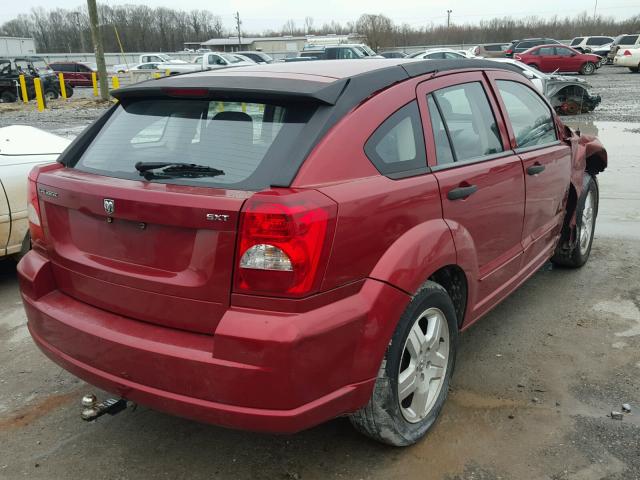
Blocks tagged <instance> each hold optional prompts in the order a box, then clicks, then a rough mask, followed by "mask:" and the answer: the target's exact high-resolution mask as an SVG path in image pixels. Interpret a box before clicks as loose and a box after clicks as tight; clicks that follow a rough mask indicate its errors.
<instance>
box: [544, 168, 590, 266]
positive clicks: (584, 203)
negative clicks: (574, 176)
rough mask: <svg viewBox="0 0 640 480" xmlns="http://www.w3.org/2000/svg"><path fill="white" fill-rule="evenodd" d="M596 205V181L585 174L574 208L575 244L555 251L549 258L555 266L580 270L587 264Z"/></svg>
mask: <svg viewBox="0 0 640 480" xmlns="http://www.w3.org/2000/svg"><path fill="white" fill-rule="evenodd" d="M598 203H599V199H598V185H597V183H596V180H595V179H594V178H593V177H592V176H591V175H589V174H588V173H585V176H584V184H583V190H582V195H581V196H580V199H579V201H578V205H577V207H576V243H575V245H574V246H573V247H572V248H571V249H560V248H557V249H556V252H555V254H554V255H553V257H552V258H551V261H552V262H553V263H554V264H555V265H559V266H562V267H569V268H580V267H582V266H583V265H584V264H585V263H587V260H589V255H590V254H591V246H592V245H593V234H594V232H595V228H596V216H597V214H598Z"/></svg>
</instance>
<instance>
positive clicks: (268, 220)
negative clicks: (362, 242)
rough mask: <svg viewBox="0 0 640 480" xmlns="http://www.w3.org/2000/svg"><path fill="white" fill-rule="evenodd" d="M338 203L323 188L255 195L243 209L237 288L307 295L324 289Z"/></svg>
mask: <svg viewBox="0 0 640 480" xmlns="http://www.w3.org/2000/svg"><path fill="white" fill-rule="evenodd" d="M335 216H336V205H335V203H334V202H332V201H331V200H330V199H329V198H327V197H326V196H324V195H323V194H321V193H319V192H317V191H299V192H296V191H292V190H286V191H285V192H280V191H274V190H270V191H268V192H261V193H258V194H255V195H254V196H253V197H251V198H250V199H249V200H247V203H246V204H245V207H244V209H243V212H242V218H241V226H240V236H239V240H238V242H239V243H238V258H239V260H238V263H237V266H236V275H235V291H237V292H239V293H252V294H262V295H276V296H285V297H302V296H306V295H309V294H311V293H313V292H314V291H316V290H317V289H318V288H319V286H320V285H319V284H320V282H321V281H322V278H321V277H322V274H323V272H324V267H325V266H326V262H327V256H328V253H329V252H328V249H329V247H330V245H329V243H330V238H331V237H332V235H333V231H334V230H335Z"/></svg>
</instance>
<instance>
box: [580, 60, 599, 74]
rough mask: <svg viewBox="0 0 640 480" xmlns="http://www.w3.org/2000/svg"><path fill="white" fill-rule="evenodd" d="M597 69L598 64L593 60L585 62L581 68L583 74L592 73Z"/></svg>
mask: <svg viewBox="0 0 640 480" xmlns="http://www.w3.org/2000/svg"><path fill="white" fill-rule="evenodd" d="M595 71H596V65H595V64H594V63H593V62H587V63H585V64H584V65H583V66H582V68H581V69H580V73H581V74H582V75H592V74H593V72H595Z"/></svg>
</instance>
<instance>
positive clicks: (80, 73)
mask: <svg viewBox="0 0 640 480" xmlns="http://www.w3.org/2000/svg"><path fill="white" fill-rule="evenodd" d="M49 67H50V68H51V70H53V71H54V72H56V73H62V74H63V75H64V78H65V80H67V81H68V82H69V83H70V84H71V86H73V87H90V86H91V85H92V80H91V74H92V73H93V72H95V69H94V68H92V67H91V66H90V65H87V64H85V63H80V62H53V63H50V64H49ZM96 75H97V73H96Z"/></svg>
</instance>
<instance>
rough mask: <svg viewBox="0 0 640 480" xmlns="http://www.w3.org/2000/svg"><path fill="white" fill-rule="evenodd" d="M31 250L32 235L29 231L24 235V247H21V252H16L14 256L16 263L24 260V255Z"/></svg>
mask: <svg viewBox="0 0 640 480" xmlns="http://www.w3.org/2000/svg"><path fill="white" fill-rule="evenodd" d="M29 250H31V235H30V234H29V232H27V234H26V235H25V236H24V240H22V248H21V249H20V252H18V253H16V254H15V255H14V256H13V259H14V260H15V261H16V263H18V262H19V261H20V260H22V257H24V256H25V255H26V254H27V253H29Z"/></svg>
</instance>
